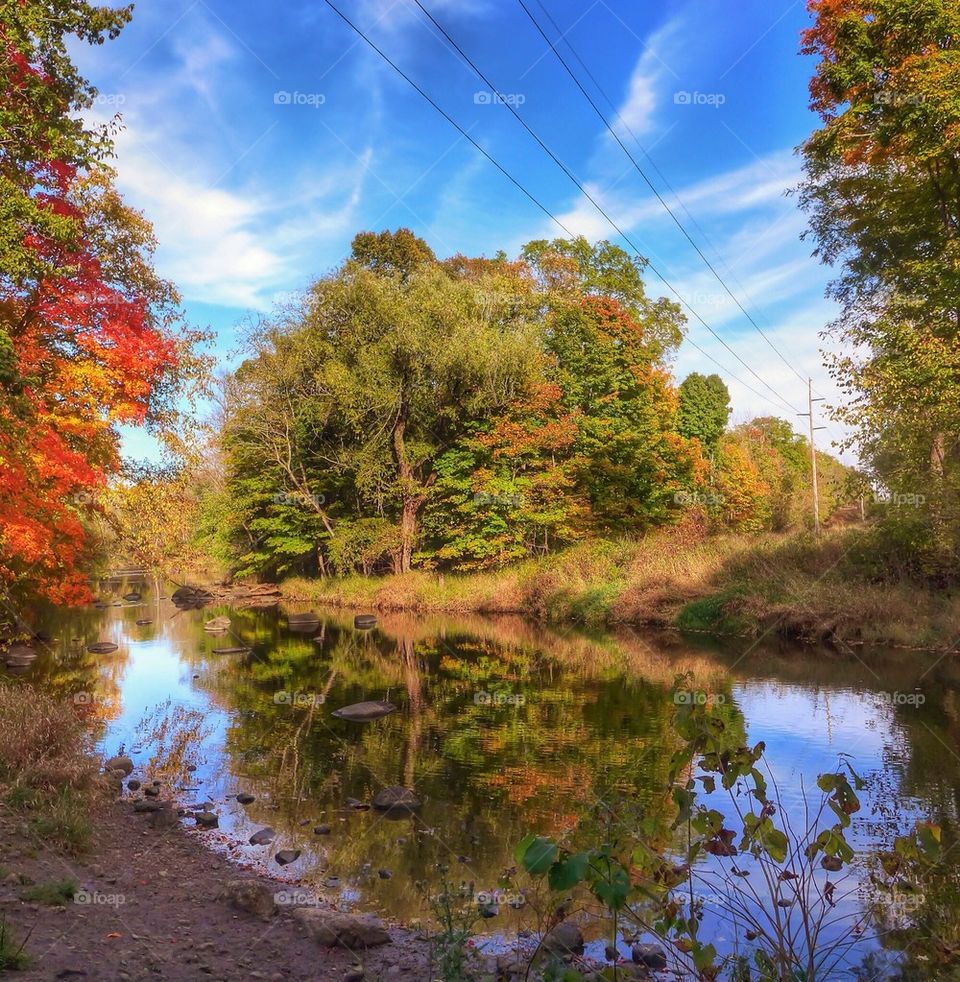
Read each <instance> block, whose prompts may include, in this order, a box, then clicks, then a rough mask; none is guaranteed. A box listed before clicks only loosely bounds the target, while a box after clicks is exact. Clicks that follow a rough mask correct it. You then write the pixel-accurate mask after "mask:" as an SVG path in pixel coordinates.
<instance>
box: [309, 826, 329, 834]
mask: <svg viewBox="0 0 960 982" xmlns="http://www.w3.org/2000/svg"><path fill="white" fill-rule="evenodd" d="M330 832H331V829H330V826H329V825H318V826H317V827H316V828H315V829H314V830H313V834H314V835H329V834H330Z"/></svg>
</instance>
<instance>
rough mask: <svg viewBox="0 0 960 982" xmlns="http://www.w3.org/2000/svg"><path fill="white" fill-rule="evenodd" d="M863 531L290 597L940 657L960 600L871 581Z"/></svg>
mask: <svg viewBox="0 0 960 982" xmlns="http://www.w3.org/2000/svg"><path fill="white" fill-rule="evenodd" d="M868 534H869V533H868V531H866V530H864V529H862V528H850V527H846V528H839V529H831V530H827V531H826V532H825V533H824V536H823V538H822V539H821V540H820V541H819V542H818V541H816V540H815V539H814V538H813V537H812V536H810V535H796V534H772V533H771V534H765V535H757V536H752V537H744V536H740V535H734V534H730V535H703V534H700V533H699V532H698V531H697V530H696V529H693V530H691V528H690V526H689V525H684V526H679V527H672V528H669V529H665V530H659V531H657V532H656V533H653V534H650V535H648V536H645V537H643V538H641V539H630V538H624V539H616V540H593V541H590V542H586V543H583V544H580V545H578V546H574V547H572V548H571V549H569V550H567V551H566V552H564V553H561V554H559V555H551V556H548V557H545V558H544V559H542V560H531V561H527V562H524V563H520V564H517V565H514V566H510V567H507V568H505V569H502V570H499V571H496V572H489V573H473V574H461V575H455V574H437V573H435V572H426V571H413V572H410V573H404V574H393V575H386V576H382V577H364V576H346V577H331V578H326V579H306V578H303V577H292V578H288V579H286V580H284V581H282V583H281V589H282V594H283V597H284V600H285V601H286V602H289V603H307V604H318V605H324V606H328V607H334V608H345V609H355V610H361V609H367V610H377V611H397V612H399V611H407V612H420V613H449V614H456V613H464V614H465V613H471V614H494V615H501V614H512V615H521V616H525V617H528V618H531V619H533V620H536V621H541V622H545V623H550V624H574V625H577V626H580V627H582V628H585V629H589V630H599V629H613V628H617V627H621V626H629V627H653V628H660V629H664V628H666V629H678V630H681V631H688V632H691V633H695V632H702V633H707V634H714V635H719V636H722V635H735V636H741V637H746V638H757V637H760V636H763V635H770V636H772V637H780V638H783V639H789V640H795V641H802V642H808V643H818V644H832V645H836V646H839V647H843V646H844V645H860V644H871V645H887V646H892V647H906V648H916V649H930V650H935V649H939V648H941V647H946V646H947V644H948V643H949V642H950V641H951V639H953V638H955V637H956V635H957V633H958V630H960V598H958V596H957V595H956V592H955V591H952V590H947V589H939V588H935V587H933V586H930V585H929V584H925V583H919V582H915V581H912V580H910V579H903V580H896V581H890V580H886V581H885V580H882V579H877V578H874V579H871V578H870V576H869V570H870V569H871V565H870V563H868V562H865V560H864V553H865V551H866V550H867V549H868V548H869V539H868Z"/></svg>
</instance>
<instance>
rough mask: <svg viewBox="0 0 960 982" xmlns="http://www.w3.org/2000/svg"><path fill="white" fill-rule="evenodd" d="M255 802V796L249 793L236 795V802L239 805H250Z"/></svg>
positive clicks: (244, 792)
mask: <svg viewBox="0 0 960 982" xmlns="http://www.w3.org/2000/svg"><path fill="white" fill-rule="evenodd" d="M256 800H257V797H256V795H252V794H250V792H249V791H241V792H240V794H238V795H237V801H239V802H240V804H241V805H252V804H253V803H254V802H255V801H256Z"/></svg>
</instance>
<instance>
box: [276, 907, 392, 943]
mask: <svg viewBox="0 0 960 982" xmlns="http://www.w3.org/2000/svg"><path fill="white" fill-rule="evenodd" d="M293 916H294V917H295V918H296V920H298V921H299V922H300V924H301V925H302V926H303V928H304V929H305V930H306V932H307V934H308V935H309V936H310V937H311V938H313V940H314V941H316V942H317V943H318V944H322V945H327V946H328V947H333V946H339V947H341V948H348V949H350V950H355V949H357V948H372V947H373V946H375V945H381V944H389V943H390V935H389V934H388V933H387V929H386V928H385V927H384V926H383V923H382V921H381V920H380V919H379V918H378V917H374V916H373V915H371V914H343V913H340V912H339V911H336V910H322V909H320V908H319V907H298V908H297V909H296V910H295V911H294V912H293Z"/></svg>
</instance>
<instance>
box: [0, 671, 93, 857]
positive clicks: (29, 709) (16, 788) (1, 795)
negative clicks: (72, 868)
mask: <svg viewBox="0 0 960 982" xmlns="http://www.w3.org/2000/svg"><path fill="white" fill-rule="evenodd" d="M99 770H100V763H99V761H98V759H97V757H96V756H95V755H94V753H93V748H92V747H91V745H90V738H89V736H88V734H87V732H86V730H85V729H84V727H83V725H82V724H81V722H80V720H79V719H78V718H77V715H76V713H75V712H74V709H73V707H72V706H71V705H70V704H69V703H67V702H64V701H61V700H58V699H54V698H53V697H52V696H49V695H46V694H45V693H42V692H38V691H36V690H34V689H32V688H30V687H29V686H27V685H0V799H2V801H3V802H4V803H5V804H6V805H7V806H8V807H13V808H18V809H20V810H22V811H24V812H26V813H28V815H29V817H30V820H31V824H32V826H33V828H34V831H35V832H36V834H37V836H38V838H41V839H43V840H44V841H45V842H49V843H52V844H54V845H60V846H62V847H64V848H66V849H68V850H81V849H83V848H84V847H85V846H86V844H87V842H88V840H89V838H90V834H91V831H92V825H91V822H90V809H91V808H92V807H93V804H94V802H95V801H96V799H97V798H98V797H99V796H100V794H101V793H102V791H101V785H100V782H99V781H98V774H99Z"/></svg>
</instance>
